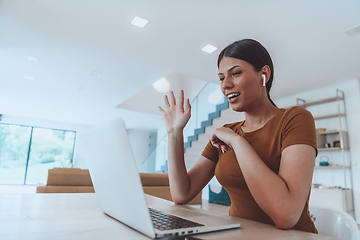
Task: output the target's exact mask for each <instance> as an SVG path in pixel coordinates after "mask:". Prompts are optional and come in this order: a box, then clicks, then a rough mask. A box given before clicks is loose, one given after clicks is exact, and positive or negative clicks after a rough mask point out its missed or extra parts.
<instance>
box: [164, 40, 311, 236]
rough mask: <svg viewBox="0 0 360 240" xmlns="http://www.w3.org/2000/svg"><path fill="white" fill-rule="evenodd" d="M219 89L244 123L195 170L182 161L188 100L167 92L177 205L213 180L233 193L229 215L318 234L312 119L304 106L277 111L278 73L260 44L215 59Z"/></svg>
mask: <svg viewBox="0 0 360 240" xmlns="http://www.w3.org/2000/svg"><path fill="white" fill-rule="evenodd" d="M218 69H219V74H218V75H219V79H220V82H221V90H222V92H223V94H224V95H225V96H226V98H227V99H228V101H229V103H230V106H231V108H232V110H234V111H237V112H244V113H245V120H244V121H240V122H234V123H230V124H225V125H224V126H223V127H221V128H218V129H216V130H215V132H214V133H213V135H212V137H211V138H210V141H209V143H208V144H207V146H206V147H205V149H204V151H203V152H202V154H201V156H200V158H199V159H198V161H197V162H196V163H195V165H194V166H193V167H192V168H191V170H189V172H187V170H186V168H185V163H184V148H183V146H184V144H183V129H184V127H185V125H186V123H187V122H188V120H189V118H190V112H191V106H190V102H189V99H187V100H186V103H185V108H184V92H183V91H181V92H180V97H179V102H176V99H175V96H174V93H173V92H171V93H170V102H171V103H169V100H168V97H167V96H165V97H164V98H165V106H166V108H165V109H163V108H161V107H159V110H160V111H161V113H162V115H163V118H164V120H165V124H166V128H167V132H168V152H169V153H168V154H169V156H168V158H169V182H170V189H171V196H172V199H173V201H174V202H175V203H176V204H183V203H187V202H188V201H190V200H191V199H192V198H193V197H194V196H196V194H198V193H199V192H200V191H201V189H202V188H203V187H204V186H205V185H206V184H207V183H208V182H209V181H210V179H211V178H212V177H213V176H214V174H215V175H216V178H217V179H218V181H219V182H220V183H221V184H222V185H223V186H224V188H225V189H226V190H227V192H228V193H229V196H230V199H231V206H230V211H229V215H231V216H237V217H242V218H246V219H250V220H255V221H259V222H263V223H268V224H273V225H275V226H276V227H277V228H280V229H297V230H301V231H306V232H312V233H317V230H316V228H315V226H314V224H313V222H312V220H311V218H310V215H309V211H308V201H309V196H310V189H311V181H312V175H313V169H314V161H315V157H316V155H317V149H316V133H315V124H314V119H313V117H312V115H311V113H310V112H308V111H306V110H305V109H303V108H301V107H291V108H288V109H283V108H277V107H276V106H275V104H274V103H273V102H272V100H271V99H270V95H269V92H270V88H271V85H272V81H273V75H274V69H273V63H272V60H271V58H270V55H269V53H268V52H267V51H266V49H265V48H264V47H263V46H262V45H261V44H260V43H259V42H257V41H255V40H252V39H244V40H240V41H237V42H234V43H233V44H231V45H229V46H227V47H226V48H225V49H224V50H222V52H221V53H220V55H219V58H218Z"/></svg>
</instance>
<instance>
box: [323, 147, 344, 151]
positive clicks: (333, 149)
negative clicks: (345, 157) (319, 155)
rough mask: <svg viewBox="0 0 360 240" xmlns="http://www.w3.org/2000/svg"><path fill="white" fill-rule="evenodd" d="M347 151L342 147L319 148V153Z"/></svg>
mask: <svg viewBox="0 0 360 240" xmlns="http://www.w3.org/2000/svg"><path fill="white" fill-rule="evenodd" d="M342 150H345V149H344V148H341V147H330V148H318V151H319V152H331V151H342Z"/></svg>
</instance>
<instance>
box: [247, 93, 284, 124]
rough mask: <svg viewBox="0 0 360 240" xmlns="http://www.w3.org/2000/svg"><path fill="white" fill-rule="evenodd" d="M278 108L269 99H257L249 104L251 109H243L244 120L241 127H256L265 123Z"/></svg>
mask: <svg viewBox="0 0 360 240" xmlns="http://www.w3.org/2000/svg"><path fill="white" fill-rule="evenodd" d="M277 110H278V108H277V107H275V106H274V105H273V104H272V103H271V102H270V101H269V99H264V100H263V101H258V102H255V103H254V104H253V106H251V110H248V111H245V122H244V124H243V127H244V128H246V129H258V128H260V127H262V126H263V125H265V123H266V122H267V121H269V120H270V119H271V118H272V117H273V116H274V115H275V113H276V111H277Z"/></svg>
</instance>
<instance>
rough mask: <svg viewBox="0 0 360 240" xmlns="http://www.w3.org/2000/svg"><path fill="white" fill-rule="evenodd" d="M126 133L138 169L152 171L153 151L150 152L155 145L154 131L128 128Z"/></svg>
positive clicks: (153, 164) (153, 162)
mask: <svg viewBox="0 0 360 240" xmlns="http://www.w3.org/2000/svg"><path fill="white" fill-rule="evenodd" d="M127 133H128V137H129V142H130V145H131V149H132V152H133V155H134V158H135V161H136V165H137V167H138V171H139V172H153V171H154V168H155V152H154V153H153V154H151V153H152V150H154V147H155V146H156V135H157V133H156V131H149V130H137V129H129V130H128V131H127ZM149 154H151V155H150V156H149Z"/></svg>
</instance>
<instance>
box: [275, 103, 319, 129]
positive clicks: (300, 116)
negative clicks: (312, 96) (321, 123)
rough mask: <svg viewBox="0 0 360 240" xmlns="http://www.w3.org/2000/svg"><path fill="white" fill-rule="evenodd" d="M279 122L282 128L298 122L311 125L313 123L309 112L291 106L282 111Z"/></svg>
mask: <svg viewBox="0 0 360 240" xmlns="http://www.w3.org/2000/svg"><path fill="white" fill-rule="evenodd" d="M281 122H282V125H283V126H286V125H288V124H296V123H300V122H303V123H309V124H312V123H313V122H314V117H313V115H312V114H311V112H310V111H308V110H306V109H305V108H303V107H300V106H293V107H289V108H285V109H284V114H283V116H282V120H281Z"/></svg>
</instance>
